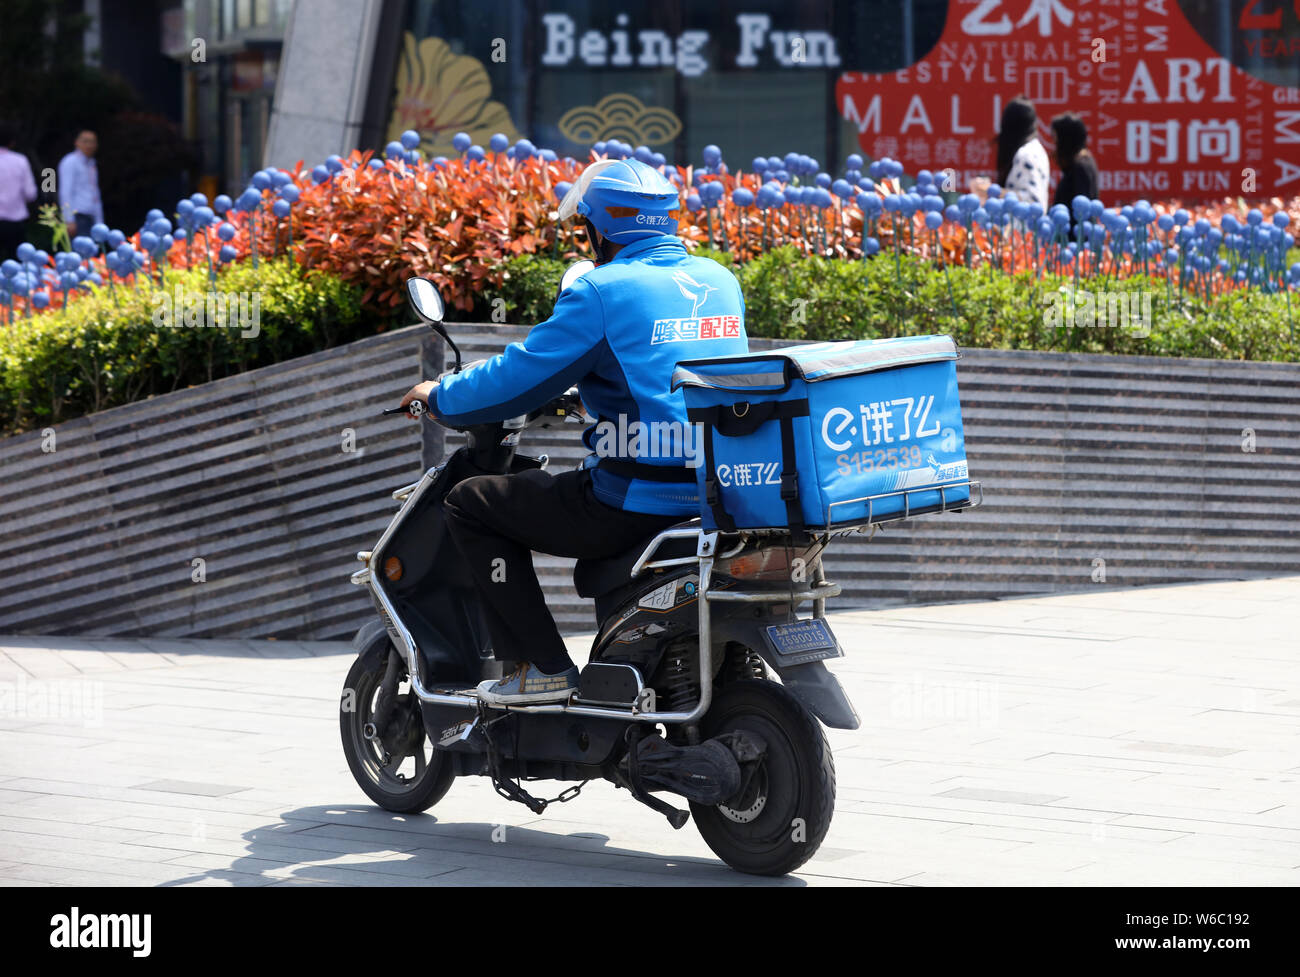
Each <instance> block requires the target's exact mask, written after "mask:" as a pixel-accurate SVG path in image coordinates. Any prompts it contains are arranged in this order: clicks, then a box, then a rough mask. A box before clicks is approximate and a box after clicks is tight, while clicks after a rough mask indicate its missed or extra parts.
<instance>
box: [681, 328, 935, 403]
mask: <svg viewBox="0 0 1300 977" xmlns="http://www.w3.org/2000/svg"><path fill="white" fill-rule="evenodd" d="M957 357H958V353H957V344H956V343H955V342H954V341H953V338H952V337H951V336H898V337H895V338H893V339H858V340H852V341H850V342H843V343H811V344H808V345H806V346H788V347H786V348H784V349H772V350H767V351H765V352H761V353H740V354H738V355H734V356H719V357H715V358H713V359H707V360H683V361H682V362H681V363H678V364H677V368H676V369H675V370H674V371H673V380H672V389H673V390H676V389H677V388H678V387H683V386H689V387H707V388H710V389H713V390H734V391H736V392H737V393H771V392H775V391H781V390H785V389H786V388H787V387H789V386H790V381H791V380H795V379H801V380H806V381H809V382H817V381H821V380H830V379H833V378H835V377H847V376H854V375H857V374H861V373H872V372H875V371H877V370H889V369H893V368H894V367H899V366H913V365H915V364H917V363H933V362H936V361H939V360H955V359H957Z"/></svg>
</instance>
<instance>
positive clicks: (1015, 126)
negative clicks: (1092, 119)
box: [998, 95, 1052, 213]
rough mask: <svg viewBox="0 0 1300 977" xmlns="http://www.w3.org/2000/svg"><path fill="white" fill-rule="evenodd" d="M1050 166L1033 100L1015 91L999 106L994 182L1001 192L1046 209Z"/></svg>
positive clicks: (1045, 210)
mask: <svg viewBox="0 0 1300 977" xmlns="http://www.w3.org/2000/svg"><path fill="white" fill-rule="evenodd" d="M1051 177H1052V170H1051V164H1050V163H1049V162H1048V159H1047V150H1046V149H1044V148H1043V144H1042V143H1041V142H1039V141H1038V113H1037V112H1035V111H1034V103H1033V102H1031V101H1029V99H1027V98H1025V96H1023V95H1018V96H1016V97H1015V98H1013V99H1012V100H1011V101H1010V102H1008V103H1007V106H1006V108H1004V109H1003V110H1002V126H1001V127H1000V128H999V129H998V183H999V184H1000V185H1001V187H1002V191H1003V193H1004V195H1006V196H1008V197H1014V198H1015V199H1017V200H1023V201H1025V202H1026V203H1033V204H1038V206H1039V207H1041V208H1042V209H1043V212H1044V213H1046V212H1047V191H1048V189H1049V187H1050V185H1051Z"/></svg>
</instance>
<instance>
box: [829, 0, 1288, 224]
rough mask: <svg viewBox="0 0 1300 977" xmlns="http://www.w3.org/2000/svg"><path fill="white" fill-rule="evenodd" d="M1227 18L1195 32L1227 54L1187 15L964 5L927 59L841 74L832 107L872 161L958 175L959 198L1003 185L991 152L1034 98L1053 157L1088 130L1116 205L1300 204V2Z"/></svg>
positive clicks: (1024, 2)
mask: <svg viewBox="0 0 1300 977" xmlns="http://www.w3.org/2000/svg"><path fill="white" fill-rule="evenodd" d="M1220 2H1221V3H1222V8H1223V9H1222V10H1220V11H1219V13H1218V16H1217V17H1215V18H1209V17H1207V18H1206V19H1208V20H1210V21H1212V22H1213V23H1212V24H1211V25H1208V26H1207V25H1206V24H1200V23H1199V21H1198V26H1199V27H1200V29H1201V31H1205V32H1206V33H1207V34H1209V35H1210V36H1212V37H1213V38H1214V39H1215V43H1217V44H1219V46H1221V47H1223V48H1224V50H1222V51H1221V50H1218V49H1216V47H1215V46H1214V44H1212V43H1211V41H1209V40H1207V39H1206V38H1205V37H1203V36H1202V33H1201V32H1200V31H1198V29H1197V26H1193V24H1192V22H1191V21H1190V20H1189V19H1188V17H1187V16H1186V15H1185V13H1184V10H1183V7H1182V6H1181V5H1180V3H1179V2H1178V0H954V2H950V3H949V4H948V13H947V20H946V22H945V25H944V30H943V33H942V35H941V37H940V40H939V42H938V44H937V45H936V46H935V47H934V48H933V49H932V50H931V51H930V52H929V54H927V55H926V56H925V57H924V58H922V59H921V60H920V61H918V62H917V63H915V64H913V65H911V66H910V67H908V68H906V69H904V70H901V71H895V72H892V73H888V74H864V73H856V72H850V73H845V74H842V75H841V76H840V79H839V81H838V83H837V85H836V90H835V97H836V100H837V103H838V107H839V110H840V112H841V114H842V115H843V117H844V118H845V119H846V120H848V121H849V122H851V123H853V124H854V125H855V126H856V127H857V130H858V141H859V144H860V146H861V148H862V150H863V151H864V152H865V153H867V154H868V155H870V156H871V157H873V158H878V157H882V156H889V157H892V158H894V159H897V160H899V161H900V162H902V163H903V165H904V166H905V167H906V168H907V170H908V171H909V172H916V171H917V170H919V169H932V170H941V169H946V168H949V167H951V168H952V169H953V170H954V171H955V173H954V175H955V176H956V178H957V185H958V186H957V188H964V187H965V185H966V183H967V180H968V178H969V177H971V176H976V175H991V174H992V173H993V172H994V170H995V169H996V149H995V147H994V145H993V144H992V143H991V141H990V137H991V136H992V135H993V133H994V132H996V130H997V127H998V123H999V121H1000V118H1001V114H1002V108H1003V106H1004V105H1005V104H1006V103H1007V101H1008V100H1010V99H1011V98H1014V97H1015V96H1016V95H1020V94H1024V95H1026V96H1027V97H1028V98H1029V99H1030V100H1031V101H1033V102H1034V105H1035V107H1036V109H1037V111H1038V117H1039V126H1040V136H1041V138H1042V139H1043V142H1044V144H1045V145H1047V146H1048V147H1049V148H1050V146H1051V131H1050V128H1049V125H1048V124H1049V121H1050V119H1051V118H1052V116H1054V115H1057V114H1059V113H1061V112H1064V111H1066V110H1070V111H1074V112H1077V113H1078V114H1079V115H1080V117H1081V118H1082V119H1083V120H1084V122H1085V123H1086V124H1087V126H1088V130H1089V137H1088V145H1089V148H1090V149H1091V150H1092V153H1093V155H1094V156H1096V157H1097V162H1098V166H1099V168H1100V171H1101V187H1100V189H1101V193H1102V195H1103V197H1105V196H1107V195H1112V196H1139V195H1143V194H1151V195H1157V194H1158V195H1168V196H1176V197H1184V198H1189V199H1195V198H1205V197H1220V196H1224V195H1228V194H1231V195H1234V196H1235V195H1238V194H1240V195H1244V196H1247V197H1252V196H1257V197H1272V196H1282V197H1286V196H1290V195H1293V194H1295V193H1300V88H1296V87H1291V86H1294V85H1295V79H1296V77H1297V69H1296V65H1297V64H1300V0H1220ZM1189 9H1190V8H1189ZM1211 27H1213V28H1215V29H1214V30H1211ZM1239 64H1245V65H1249V66H1250V72H1247V71H1245V70H1243V69H1242V68H1241V67H1238V65H1239ZM1269 78H1272V79H1275V80H1277V79H1281V80H1283V81H1285V82H1286V83H1285V84H1274V83H1271V82H1270V81H1268V80H1266V79H1269Z"/></svg>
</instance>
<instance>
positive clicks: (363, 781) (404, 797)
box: [339, 658, 456, 814]
mask: <svg viewBox="0 0 1300 977" xmlns="http://www.w3.org/2000/svg"><path fill="white" fill-rule="evenodd" d="M383 675H384V672H383V668H380V669H379V670H378V671H374V672H370V671H367V670H366V667H365V665H364V664H363V663H362V660H361V659H360V658H358V659H357V660H356V661H354V662H353V663H352V668H351V669H350V670H349V671H348V677H347V679H346V680H345V681H344V683H343V695H342V696H341V697H340V699H339V732H340V733H341V735H342V737H343V755H344V756H345V757H347V759H348V769H349V770H351V771H352V777H353V779H354V780H356V782H357V786H359V787H360V788H361V789H362V790H363V791H365V793H366V796H367V797H369V798H370V799H371V800H372V801H374V802H375V803H376V804H378V805H379V806H380V807H382V808H383V809H384V810H385V811H394V812H397V813H399V814H416V813H419V812H420V811H427V810H428V809H429V808H431V807H433V805H435V804H437V803H438V802H439V801H440V800H442V798H443V796H444V795H445V794H446V793H447V791H448V790H449V789H450V788H451V782H452V781H453V780H455V779H456V774H455V773H454V772H453V771H452V766H451V763H450V762H449V761H448V758H447V755H446V754H445V753H442V752H439V751H438V750H430V749H429V744H428V738H427V737H426V736H425V735H424V729H423V724H422V723H421V724H420V728H419V735H418V742H417V743H415V744H414V747H415V752H414V753H413V754H411V755H409V756H408V757H407V758H406V759H403V760H402V761H400V763H399V764H398V768H400V767H403V766H407V765H410V766H411V767H412V768H413V770H412V775H411V776H409V777H408V776H406V775H404V774H402V773H401V772H400V769H398V770H397V772H396V773H394V772H393V771H391V770H389V769H387V768H385V767H384V764H383V762H382V755H381V754H382V752H383V747H382V746H381V745H380V744H377V743H374V742H372V741H371V740H368V739H366V738H365V735H364V734H363V732H362V730H363V729H364V727H365V725H366V724H367V723H368V722H370V721H371V718H372V716H373V712H374V707H375V698H376V694H377V693H378V691H379V683H380V681H381V680H382V679H383ZM402 681H403V682H404V681H406V675H405V674H403V675H402ZM398 688H399V689H400V688H401V683H400V682H399V683H398ZM407 694H408V695H409V694H410V693H407ZM349 705H351V706H352V708H349ZM398 709H399V710H402V709H405V710H407V711H409V710H410V709H415V710H416V713H415V716H414V717H413V718H412V719H411V720H410V721H411V722H418V721H419V712H418V706H416V705H415V704H413V703H411V702H410V700H406V702H405V703H404V704H399V706H398ZM400 719H401V717H400V716H398V715H396V714H395V715H394V718H393V719H392V720H390V725H391V723H393V722H398V721H399V720H400ZM430 754H431V755H430ZM417 757H418V759H417Z"/></svg>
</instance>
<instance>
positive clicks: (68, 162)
mask: <svg viewBox="0 0 1300 977" xmlns="http://www.w3.org/2000/svg"><path fill="white" fill-rule="evenodd" d="M76 146H77V148H76V149H74V150H73V151H72V152H70V153H68V155H67V156H64V157H63V159H61V160H60V161H59V206H60V207H62V208H63V219H64V221H65V222H67V225H68V234H69V235H71V236H72V237H76V236H77V235H78V234H81V235H89V234H90V229H91V228H92V227H93V226H94V225H95V224H99V223H103V220H104V205H103V204H102V203H100V200H99V169H98V168H97V167H96V166H95V151H96V150H98V149H99V139H98V138H96V136H95V134H94V133H93V132H91V131H90V130H89V129H83V130H82V131H81V132H79V133H78V134H77V142H76Z"/></svg>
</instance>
